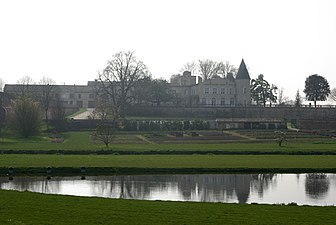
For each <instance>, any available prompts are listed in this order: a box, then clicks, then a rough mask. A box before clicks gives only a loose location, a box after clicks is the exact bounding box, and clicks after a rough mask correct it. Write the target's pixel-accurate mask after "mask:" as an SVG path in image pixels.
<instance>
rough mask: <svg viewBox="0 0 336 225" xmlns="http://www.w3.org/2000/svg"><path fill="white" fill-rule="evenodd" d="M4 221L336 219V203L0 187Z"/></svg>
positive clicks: (287, 221)
mask: <svg viewBox="0 0 336 225" xmlns="http://www.w3.org/2000/svg"><path fill="white" fill-rule="evenodd" d="M0 215H1V216H0V224H27V225H28V224H34V225H35V224H174V225H175V224H259V225H262V224H267V225H272V224H305V225H309V224H314V225H316V224H326V225H327V224H335V215H336V207H310V206H280V205H238V204H222V203H192V202H162V201H138V200H119V199H103V198H88V197H72V196H57V195H44V194H37V193H29V192H15V191H2V190H0Z"/></svg>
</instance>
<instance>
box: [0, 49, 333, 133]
mask: <svg viewBox="0 0 336 225" xmlns="http://www.w3.org/2000/svg"><path fill="white" fill-rule="evenodd" d="M181 71H191V73H192V74H193V73H194V74H195V73H198V74H199V75H200V76H201V77H202V78H203V80H207V79H211V78H215V77H222V78H225V77H227V76H228V74H235V73H236V72H237V68H236V67H234V66H233V65H232V64H231V63H230V62H228V61H226V62H216V61H214V60H210V59H205V60H198V61H193V62H188V63H186V64H185V65H184V66H183V67H182V68H181ZM17 83H18V84H19V85H18V90H17V96H16V99H15V101H14V103H13V116H14V117H15V119H13V121H15V122H13V125H15V126H16V128H17V129H20V130H21V133H22V135H23V136H27V135H28V133H29V134H31V133H34V132H36V131H37V128H38V127H39V126H35V125H32V124H27V123H28V122H32V121H36V124H40V123H41V119H42V115H41V111H43V117H44V120H45V121H46V125H47V130H48V129H49V114H50V109H51V107H52V108H53V110H52V113H53V118H54V119H55V118H56V119H58V120H60V121H61V120H63V119H64V118H65V113H64V107H63V105H62V101H61V98H60V93H58V90H57V85H55V81H54V80H52V79H51V78H48V77H43V78H42V79H41V80H40V81H39V82H34V81H33V80H32V78H30V77H28V76H25V77H23V78H21V79H20V80H18V82H17ZM98 83H99V85H98V89H99V90H97V93H98V99H97V101H98V105H97V106H96V110H97V111H101V113H100V114H101V115H102V114H104V113H105V114H109V115H110V116H109V117H106V116H105V117H103V116H100V117H101V118H106V120H109V119H111V118H112V119H118V118H123V117H124V116H125V115H126V106H127V105H129V104H131V103H132V104H152V105H157V106H160V105H161V104H162V103H167V102H172V101H174V100H175V101H178V96H176V94H175V93H174V92H173V91H172V90H171V87H170V84H169V83H168V82H167V81H166V80H164V79H154V78H153V77H152V75H151V73H150V72H149V70H148V68H147V66H146V65H145V64H144V63H143V62H142V61H141V60H140V59H138V58H137V57H136V56H135V54H134V53H133V52H130V51H128V52H118V53H116V54H115V55H113V56H112V58H111V59H110V60H109V61H108V62H107V64H106V66H105V68H103V70H102V71H101V72H99V73H98ZM32 84H38V85H37V86H34V88H35V89H36V88H37V89H38V90H31V88H32V87H33V86H31V85H32ZM3 85H4V81H3V80H2V79H1V78H0V91H1V90H2V87H3ZM278 91H279V93H277V92H278ZM250 92H251V98H252V100H253V101H254V102H255V104H257V105H263V106H266V104H267V103H269V104H272V103H273V104H274V103H278V104H284V103H285V102H286V101H287V99H286V97H285V96H284V95H283V89H282V88H280V89H278V88H277V86H276V85H274V84H270V83H269V82H268V81H267V80H266V79H265V77H264V75H262V74H260V75H259V76H258V77H257V78H256V79H252V80H251V86H250ZM303 92H304V93H305V95H306V99H307V100H308V101H313V102H314V106H315V107H316V104H317V103H316V102H317V101H325V100H326V99H327V97H328V96H330V97H331V98H332V99H334V100H336V89H335V88H334V89H332V90H330V86H329V84H328V81H327V80H326V79H325V78H324V77H322V76H320V75H317V74H314V75H311V76H309V77H307V79H306V81H305V89H304V90H303ZM0 103H1V104H3V103H2V101H0ZM294 103H295V105H296V106H300V105H301V104H302V98H301V96H300V93H299V91H298V92H297V95H296V97H295V102H294ZM1 108H2V106H1ZM28 113H31V115H28ZM33 114H36V115H38V116H36V115H33ZM1 123H3V122H1ZM57 124H58V125H59V124H62V123H57ZM57 124H56V125H57ZM20 126H21V127H20ZM18 127H20V128H18ZM101 127H104V126H103V125H102V126H101ZM28 128H29V129H32V130H28V131H27V130H26V129H28Z"/></svg>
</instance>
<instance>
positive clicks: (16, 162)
mask: <svg viewBox="0 0 336 225" xmlns="http://www.w3.org/2000/svg"><path fill="white" fill-rule="evenodd" d="M48 166H50V167H81V166H85V167H128V168H129V167H134V168H335V169H336V156H330V155H302V156H300V155H46V154H44V155H25V154H5V155H0V167H15V168H17V167H48Z"/></svg>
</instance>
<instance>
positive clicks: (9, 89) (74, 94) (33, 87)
mask: <svg viewBox="0 0 336 225" xmlns="http://www.w3.org/2000/svg"><path fill="white" fill-rule="evenodd" d="M96 83H97V82H96V81H89V82H88V84H87V85H53V86H52V88H53V91H52V92H53V94H54V95H55V94H58V95H59V98H60V101H62V103H63V106H64V107H65V108H95V106H96V105H95V104H96ZM44 88H46V86H45V85H39V84H29V85H23V84H6V85H5V88H4V92H5V93H6V94H7V95H8V96H11V97H15V96H18V95H22V94H24V93H28V94H29V95H32V97H36V96H39V95H40V94H41V92H42V90H43V89H44Z"/></svg>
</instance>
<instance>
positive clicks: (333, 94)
mask: <svg viewBox="0 0 336 225" xmlns="http://www.w3.org/2000/svg"><path fill="white" fill-rule="evenodd" d="M329 97H330V99H331V100H333V101H335V102H336V88H333V89H331V91H330V95H329Z"/></svg>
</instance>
